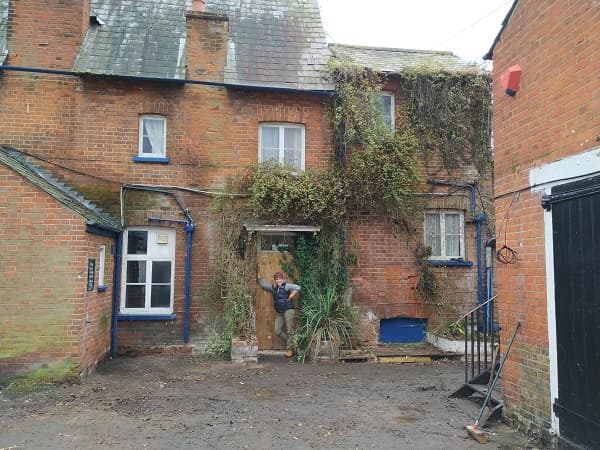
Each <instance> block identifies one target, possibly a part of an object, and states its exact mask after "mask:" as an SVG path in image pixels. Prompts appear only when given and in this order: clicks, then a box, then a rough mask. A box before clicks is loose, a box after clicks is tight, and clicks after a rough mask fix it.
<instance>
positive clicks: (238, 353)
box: [231, 339, 258, 364]
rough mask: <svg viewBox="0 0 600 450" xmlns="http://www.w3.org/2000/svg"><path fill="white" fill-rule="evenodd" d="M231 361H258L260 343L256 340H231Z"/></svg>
mask: <svg viewBox="0 0 600 450" xmlns="http://www.w3.org/2000/svg"><path fill="white" fill-rule="evenodd" d="M231 362H232V363H234V364H240V363H257V362H258V344H257V343H256V342H252V343H248V342H246V341H238V340H235V339H234V340H232V341H231Z"/></svg>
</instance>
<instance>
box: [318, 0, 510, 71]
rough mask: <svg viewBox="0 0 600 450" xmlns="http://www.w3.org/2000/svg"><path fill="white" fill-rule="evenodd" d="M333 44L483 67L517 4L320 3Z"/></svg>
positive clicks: (482, 0) (451, 0)
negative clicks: (452, 58)
mask: <svg viewBox="0 0 600 450" xmlns="http://www.w3.org/2000/svg"><path fill="white" fill-rule="evenodd" d="M318 1H319V5H320V8H321V18H322V20H323V25H324V27H325V32H326V33H327V38H328V41H331V42H336V43H339V44H351V45H363V46H370V47H393V48H405V49H419V50H449V51H451V52H453V53H454V54H456V55H458V56H460V57H461V58H464V59H466V60H468V61H477V62H481V61H482V58H481V57H482V56H483V55H484V54H485V53H487V51H488V50H489V48H490V47H491V45H492V43H493V42H494V38H495V37H496V35H497V34H498V31H499V30H500V27H501V24H502V20H503V19H504V17H505V16H506V13H507V12H508V10H509V9H510V6H511V5H512V3H513V0H362V1H359V0H318Z"/></svg>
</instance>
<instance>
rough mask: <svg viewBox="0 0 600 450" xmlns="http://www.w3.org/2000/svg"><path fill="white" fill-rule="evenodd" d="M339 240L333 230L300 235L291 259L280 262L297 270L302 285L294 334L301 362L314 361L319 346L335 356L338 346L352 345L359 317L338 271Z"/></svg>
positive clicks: (340, 258) (340, 259)
mask: <svg viewBox="0 0 600 450" xmlns="http://www.w3.org/2000/svg"><path fill="white" fill-rule="evenodd" d="M338 239H339V236H337V235H336V233H335V232H334V231H333V230H324V231H323V232H322V233H320V234H319V235H317V236H315V237H312V236H307V235H300V236H298V238H297V240H296V243H295V244H294V246H293V247H292V248H291V252H292V254H293V262H292V263H290V262H289V261H283V269H284V270H285V271H286V272H288V273H294V271H295V270H297V273H298V280H297V281H298V283H299V284H300V285H301V286H302V296H301V298H300V302H299V305H300V307H299V319H300V326H299V328H298V330H296V335H295V340H296V345H297V348H298V359H299V361H301V362H304V361H307V360H315V359H316V358H317V356H318V355H319V352H320V350H321V346H322V345H329V346H330V347H331V349H332V351H333V353H334V355H335V353H336V351H337V349H338V348H339V347H340V346H345V347H350V348H351V347H352V346H353V341H354V340H355V337H356V336H355V333H356V331H355V330H356V328H357V327H356V325H357V321H358V316H357V313H356V310H355V308H354V307H353V306H352V305H351V303H350V298H349V295H347V287H348V284H347V278H346V272H345V271H344V270H340V269H341V268H342V267H343V266H344V265H345V261H343V259H344V258H345V256H344V254H343V253H342V252H340V245H339V241H338Z"/></svg>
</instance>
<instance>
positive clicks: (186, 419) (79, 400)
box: [0, 355, 533, 449]
mask: <svg viewBox="0 0 600 450" xmlns="http://www.w3.org/2000/svg"><path fill="white" fill-rule="evenodd" d="M462 378H463V367H462V365H461V364H460V363H456V362H434V363H428V364H394V365H392V364H377V363H340V362H319V363H318V364H307V365H301V364H299V363H297V362H291V361H286V360H285V359H284V358H283V357H282V356H268V357H261V359H260V360H259V364H254V365H248V366H234V365H232V364H230V363H227V362H214V361H213V362H207V361H202V360H200V359H198V358H194V357H191V356H156V355H152V356H144V357H137V358H132V357H120V358H117V359H114V360H109V361H106V362H105V363H103V364H102V365H101V366H100V367H99V368H98V370H97V372H96V373H95V374H93V375H92V376H90V377H88V378H87V379H85V380H84V381H83V382H82V383H81V384H70V385H64V386H59V387H56V388H53V389H51V390H48V391H45V392H38V393H35V394H27V395H20V396H13V395H9V394H8V393H6V392H4V393H1V394H0V449H7V448H10V449H38V448H51V449H87V448H110V449H114V448H128V449H129V448H131V449H171V448H195V449H215V448H218V449H243V448H248V449H282V448H286V449H370V448H376V449H475V448H480V447H481V448H487V449H496V448H502V449H509V448H510V449H518V448H533V445H532V442H530V441H529V440H528V439H527V438H526V437H525V436H523V435H521V434H519V433H517V432H515V431H513V430H512V429H510V428H509V427H507V426H506V425H504V424H502V423H498V422H495V423H490V425H492V426H489V430H490V431H492V432H493V434H492V436H491V440H490V442H489V443H488V444H486V445H481V444H478V443H477V442H475V441H474V440H472V439H471V438H469V437H468V436H467V433H466V431H465V426H466V425H469V424H472V423H473V422H474V419H475V417H476V415H477V413H478V411H479V407H478V405H477V404H475V403H474V402H472V401H469V400H464V399H451V398H448V395H449V394H450V393H451V391H453V390H454V389H455V388H457V387H458V386H460V384H461V382H462Z"/></svg>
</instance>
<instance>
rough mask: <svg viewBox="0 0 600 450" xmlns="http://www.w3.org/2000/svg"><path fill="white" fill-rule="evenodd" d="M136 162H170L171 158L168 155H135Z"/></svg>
mask: <svg viewBox="0 0 600 450" xmlns="http://www.w3.org/2000/svg"><path fill="white" fill-rule="evenodd" d="M133 161H134V162H141V163H152V164H169V158H167V157H166V156H156V157H148V156H134V157H133Z"/></svg>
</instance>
